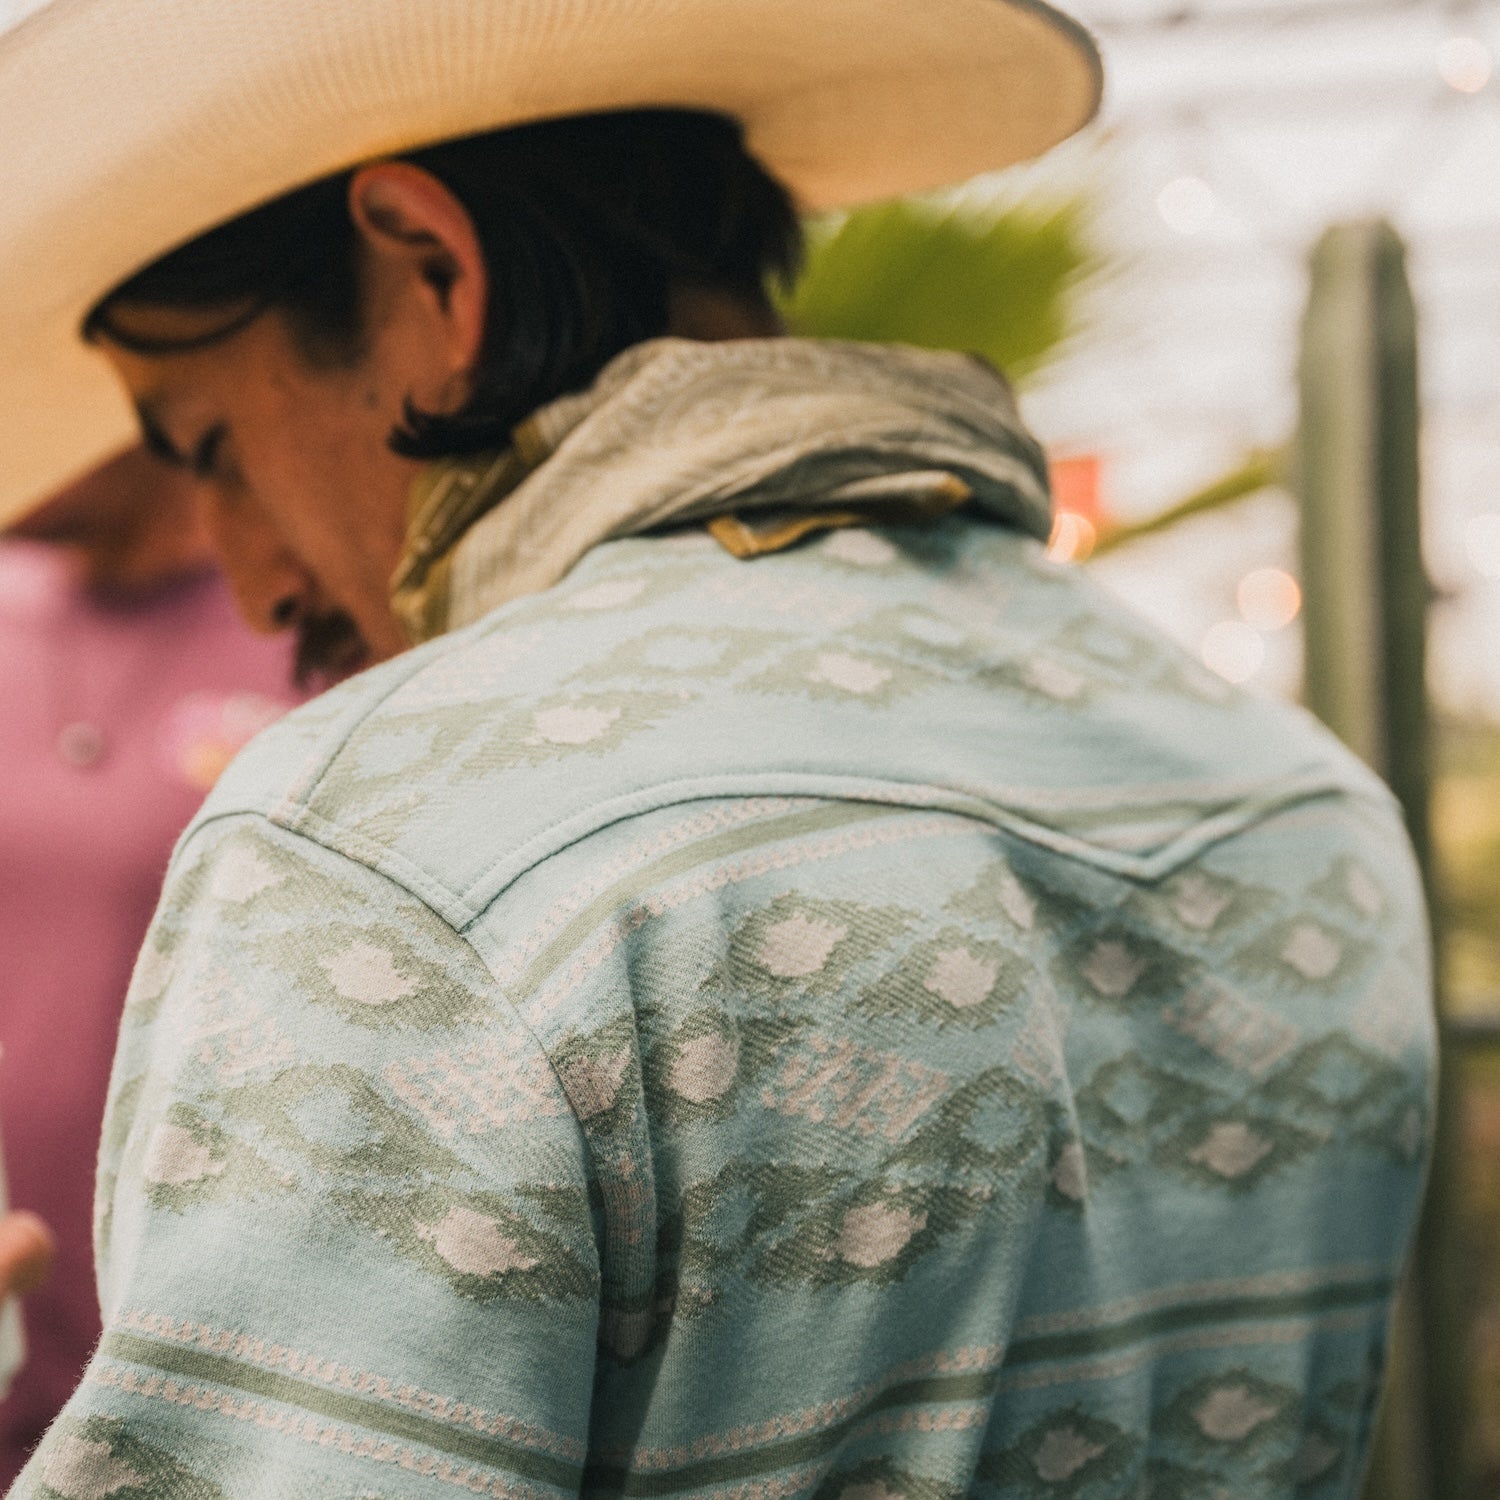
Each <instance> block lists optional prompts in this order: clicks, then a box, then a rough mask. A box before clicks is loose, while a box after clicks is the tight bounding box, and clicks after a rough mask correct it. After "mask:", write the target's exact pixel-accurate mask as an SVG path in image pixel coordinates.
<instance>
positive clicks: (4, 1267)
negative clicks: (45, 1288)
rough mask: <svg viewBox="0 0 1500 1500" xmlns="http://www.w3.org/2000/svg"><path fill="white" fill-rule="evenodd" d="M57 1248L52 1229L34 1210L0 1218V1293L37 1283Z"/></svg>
mask: <svg viewBox="0 0 1500 1500" xmlns="http://www.w3.org/2000/svg"><path fill="white" fill-rule="evenodd" d="M56 1249H57V1244H56V1241H54V1240H53V1238H52V1231H51V1230H50V1229H48V1228H47V1226H46V1225H45V1224H44V1223H42V1221H41V1220H40V1219H39V1218H37V1216H36V1215H35V1214H28V1213H8V1214H6V1215H5V1216H4V1217H3V1218H0V1297H8V1296H10V1295H11V1294H12V1293H14V1292H29V1291H31V1290H32V1288H33V1287H37V1286H40V1285H41V1284H42V1282H43V1281H45V1280H46V1279H47V1272H48V1271H49V1270H50V1269H51V1266H52V1255H53V1252H54V1251H55V1250H56Z"/></svg>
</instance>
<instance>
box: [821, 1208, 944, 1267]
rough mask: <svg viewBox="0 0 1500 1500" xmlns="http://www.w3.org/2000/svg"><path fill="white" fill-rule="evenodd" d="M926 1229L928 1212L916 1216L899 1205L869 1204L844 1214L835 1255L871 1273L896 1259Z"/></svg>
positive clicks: (835, 1243) (834, 1244)
mask: <svg viewBox="0 0 1500 1500" xmlns="http://www.w3.org/2000/svg"><path fill="white" fill-rule="evenodd" d="M926 1227H927V1215H926V1214H925V1213H916V1214H914V1213H912V1212H911V1211H910V1210H908V1209H905V1208H902V1207H900V1205H898V1204H891V1203H867V1204H864V1205H863V1206H862V1207H860V1208H851V1209H850V1210H849V1212H848V1213H846V1214H845V1215H844V1222H843V1225H842V1227H841V1228H840V1229H839V1236H838V1238H837V1239H836V1240H835V1241H834V1242H833V1249H834V1253H835V1254H836V1255H837V1256H838V1257H839V1259H840V1260H846V1261H848V1262H849V1263H850V1265H854V1266H860V1267H862V1268H863V1269H865V1270H867V1271H868V1270H871V1269H873V1268H874V1267H875V1266H882V1265H884V1264H885V1263H886V1262H887V1261H890V1260H895V1258H896V1257H897V1256H898V1255H900V1253H901V1252H902V1251H903V1250H904V1249H906V1247H907V1246H908V1245H909V1244H910V1243H911V1242H912V1238H913V1237H914V1236H915V1235H917V1234H920V1233H921V1231H922V1230H923V1229H925V1228H926Z"/></svg>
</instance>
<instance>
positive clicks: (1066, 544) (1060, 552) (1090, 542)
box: [1047, 510, 1099, 563]
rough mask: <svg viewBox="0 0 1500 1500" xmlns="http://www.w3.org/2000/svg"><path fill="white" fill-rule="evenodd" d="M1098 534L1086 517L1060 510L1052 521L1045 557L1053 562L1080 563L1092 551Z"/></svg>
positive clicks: (1074, 512) (1072, 511)
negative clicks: (1050, 536)
mask: <svg viewBox="0 0 1500 1500" xmlns="http://www.w3.org/2000/svg"><path fill="white" fill-rule="evenodd" d="M1098 539H1099V533H1098V531H1097V530H1096V528H1095V526H1094V523H1093V522H1092V521H1091V520H1089V518H1088V517H1087V516H1080V515H1079V514H1078V512H1077V511H1075V510H1060V511H1058V513H1057V514H1056V516H1054V517H1053V520H1052V538H1051V540H1050V541H1049V542H1048V543H1047V556H1048V557H1049V558H1051V559H1052V561H1053V562H1064V563H1072V562H1082V561H1083V560H1084V559H1085V558H1086V557H1088V555H1089V554H1090V553H1091V552H1092V551H1093V550H1094V543H1095V542H1096V541H1098Z"/></svg>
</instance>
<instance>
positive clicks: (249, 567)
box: [208, 500, 309, 635]
mask: <svg viewBox="0 0 1500 1500" xmlns="http://www.w3.org/2000/svg"><path fill="white" fill-rule="evenodd" d="M208 517H209V530H210V531H211V533H212V535H213V539H214V548H215V550H216V551H217V552H218V554H219V560H220V562H221V563H222V564H223V567H224V572H225V574H226V575H227V577H228V579H229V586H230V588H231V589H232V590H233V593H234V600H235V604H236V605H237V606H238V607H239V611H240V613H241V614H242V615H243V616H244V617H245V621H246V623H247V624H248V625H249V626H250V628H251V629H252V630H258V631H260V632H261V633H262V634H263V635H274V634H276V633H277V632H278V631H282V630H287V629H290V628H291V627H292V626H293V625H295V624H296V623H297V621H298V620H299V619H300V618H301V615H302V610H303V600H304V598H305V597H306V594H307V589H308V583H309V580H308V578H307V575H306V573H305V572H304V571H303V569H302V568H301V566H300V565H299V564H298V563H297V561H296V559H295V558H294V557H293V556H292V555H291V553H290V552H288V551H287V549H286V547H285V546H284V545H283V543H282V541H281V539H280V537H279V536H278V535H277V533H276V532H275V531H274V530H273V529H272V528H271V527H270V526H268V525H266V524H265V523H264V522H262V521H260V520H259V519H258V518H257V517H256V516H255V515H254V514H253V513H250V512H249V511H248V510H247V509H246V508H244V507H241V506H230V505H225V504H223V503H222V502H220V501H217V500H214V501H211V502H210V503H209V506H208Z"/></svg>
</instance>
